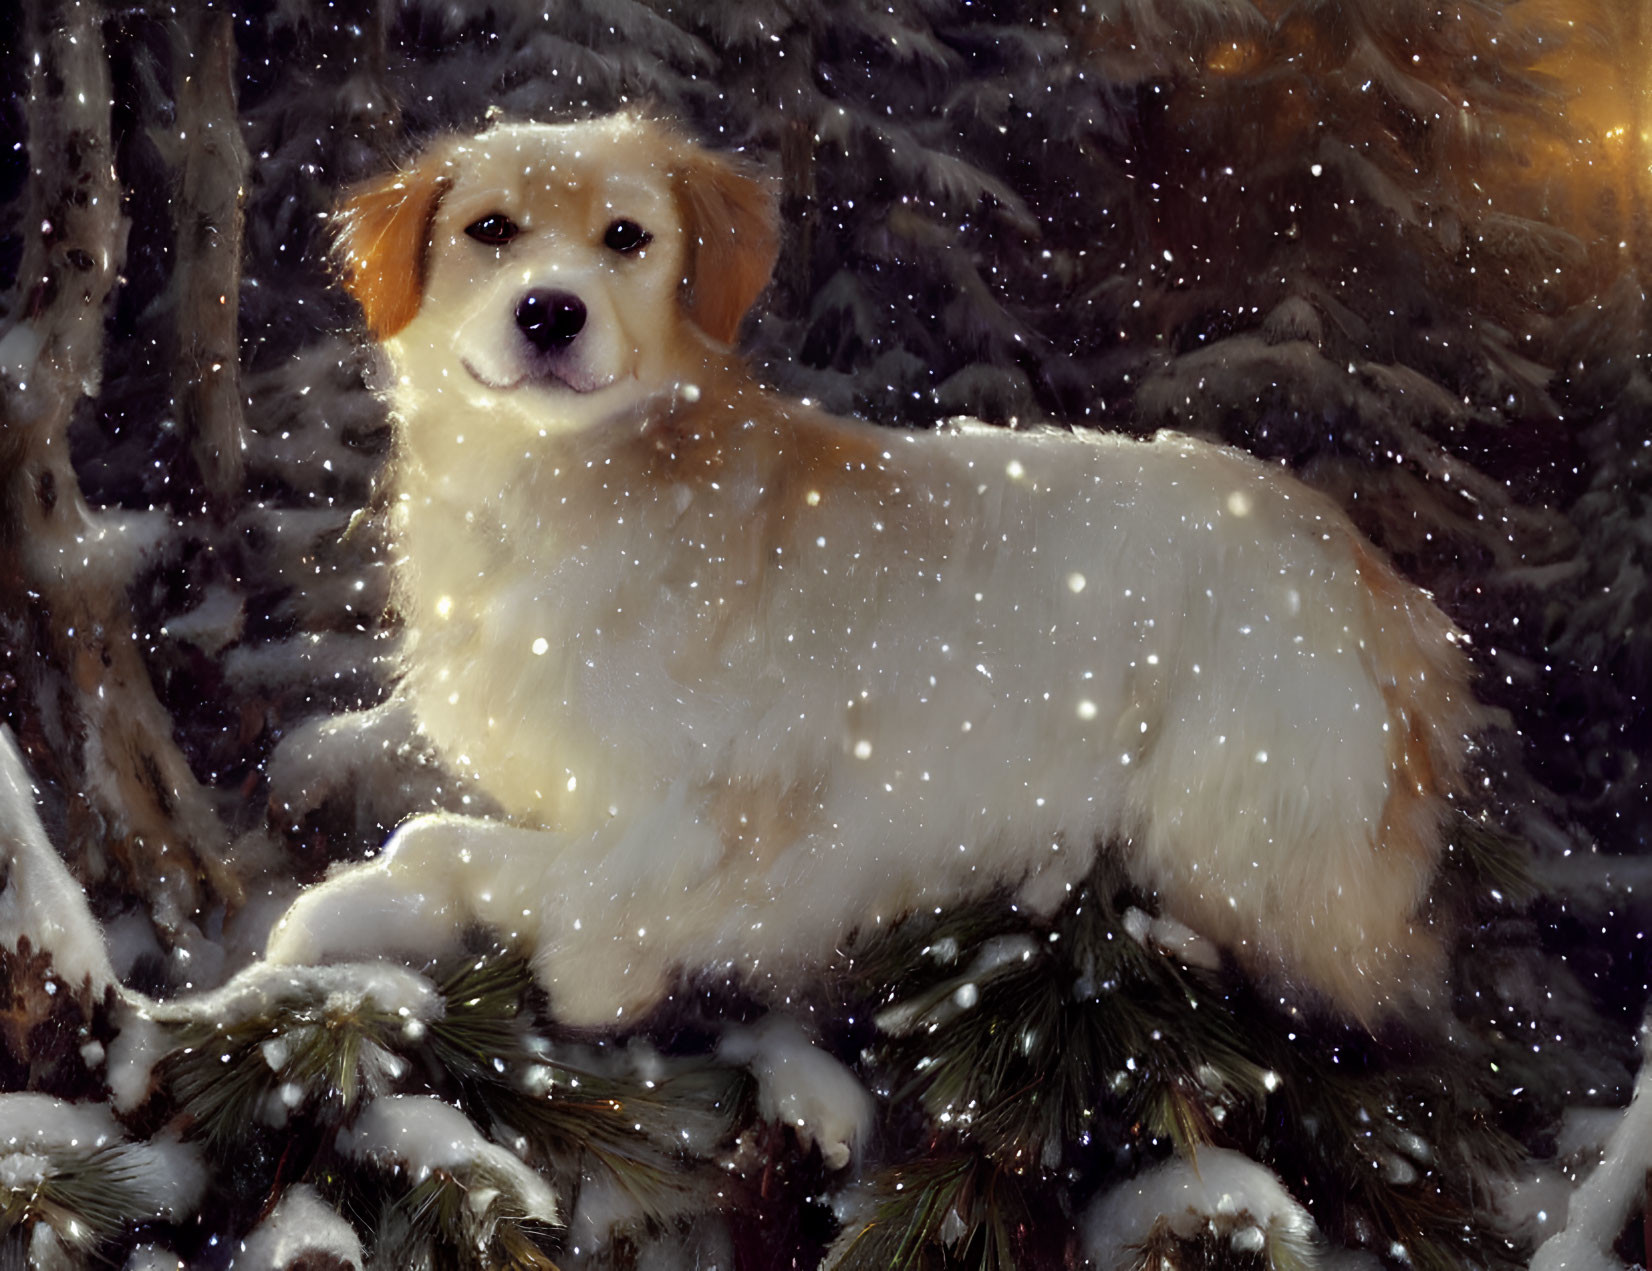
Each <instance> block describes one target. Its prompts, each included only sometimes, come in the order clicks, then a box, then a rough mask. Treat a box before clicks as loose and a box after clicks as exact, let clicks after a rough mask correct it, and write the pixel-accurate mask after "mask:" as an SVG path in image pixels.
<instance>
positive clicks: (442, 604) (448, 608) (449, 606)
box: [436, 596, 453, 618]
mask: <svg viewBox="0 0 1652 1271" xmlns="http://www.w3.org/2000/svg"><path fill="white" fill-rule="evenodd" d="M436 616H437V617H438V618H449V617H452V616H453V597H452V596H442V597H440V598H439V599H438V600H437V601H436Z"/></svg>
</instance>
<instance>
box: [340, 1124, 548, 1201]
mask: <svg viewBox="0 0 1652 1271" xmlns="http://www.w3.org/2000/svg"><path fill="white" fill-rule="evenodd" d="M339 1150H340V1151H341V1152H343V1153H344V1154H345V1155H346V1156H351V1157H355V1158H356V1159H358V1160H359V1159H368V1160H374V1161H379V1162H382V1163H400V1164H404V1165H406V1166H407V1168H408V1170H409V1171H410V1172H411V1174H412V1175H413V1182H414V1184H415V1185H417V1184H418V1183H420V1182H422V1181H423V1180H424V1179H425V1178H426V1177H428V1176H429V1175H430V1173H431V1171H433V1170H445V1171H447V1172H449V1173H451V1174H453V1175H455V1176H456V1177H458V1178H459V1179H460V1180H462V1181H464V1182H465V1183H466V1185H467V1186H469V1187H470V1188H471V1192H472V1196H473V1197H475V1196H481V1195H485V1194H487V1193H486V1189H487V1188H489V1187H494V1188H497V1187H499V1186H500V1185H501V1184H502V1185H504V1186H508V1187H509V1188H510V1190H511V1191H512V1192H514V1193H515V1196H516V1200H517V1202H518V1204H520V1206H521V1208H522V1213H523V1215H524V1216H525V1217H527V1218H532V1219H536V1220H538V1221H539V1222H544V1223H560V1222H561V1216H560V1210H559V1209H558V1206H557V1203H556V1196H555V1195H554V1194H553V1193H552V1192H551V1189H550V1187H549V1185H548V1184H547V1183H546V1182H545V1180H544V1179H542V1178H540V1177H539V1175H538V1174H536V1173H534V1172H533V1170H531V1169H529V1168H528V1166H526V1165H525V1164H523V1163H522V1162H521V1161H520V1160H518V1159H517V1158H516V1157H515V1156H513V1155H512V1154H511V1153H510V1152H508V1151H506V1150H505V1149H504V1148H502V1147H500V1146H499V1145H498V1144H496V1143H490V1142H488V1140H487V1139H485V1138H483V1137H482V1132H481V1131H480V1130H478V1129H477V1128H476V1126H475V1125H473V1124H472V1123H471V1121H470V1118H468V1117H467V1116H465V1114H464V1113H463V1112H460V1111H459V1109H457V1108H455V1107H451V1106H450V1105H448V1104H445V1103H443V1102H442V1101H441V1100H440V1099H437V1098H433V1097H432V1096H430V1095H391V1096H389V1097H387V1098H383V1099H376V1100H374V1101H373V1102H372V1103H370V1104H369V1105H368V1106H367V1108H366V1110H365V1111H364V1112H363V1113H362V1114H361V1117H360V1118H359V1119H358V1120H357V1121H356V1123H355V1125H354V1126H352V1127H351V1128H350V1129H348V1130H346V1131H345V1132H344V1133H343V1134H341V1135H340V1136H339Z"/></svg>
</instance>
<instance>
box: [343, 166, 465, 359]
mask: <svg viewBox="0 0 1652 1271" xmlns="http://www.w3.org/2000/svg"><path fill="white" fill-rule="evenodd" d="M447 185H448V177H447V176H446V175H445V172H444V164H443V162H442V160H441V158H440V156H439V155H436V154H430V155H426V156H425V157H424V158H423V159H421V160H420V161H419V162H418V164H417V165H415V166H414V167H412V168H410V169H408V170H407V171H405V172H392V173H390V174H389V175H387V176H382V177H379V178H377V179H376V180H373V181H369V182H367V183H365V184H363V185H359V186H357V187H356V188H355V189H354V190H352V191H351V192H350V194H349V195H348V197H346V198H345V200H344V204H343V206H342V207H340V208H339V210H338V211H337V213H335V220H336V224H337V226H338V238H337V241H336V243H335V245H334V255H335V258H336V259H337V260H338V262H339V265H340V267H341V269H342V272H343V274H344V289H345V290H346V291H348V292H349V293H350V294H351V296H353V297H354V298H355V301H356V303H357V304H359V305H360V306H361V312H362V314H363V316H364V317H366V319H367V327H368V330H370V331H371V332H372V333H373V337H374V339H378V340H383V339H385V338H386V337H388V336H392V335H395V334H396V332H398V331H400V330H401V329H402V328H403V327H405V326H406V325H407V324H408V323H409V322H411V321H413V315H414V314H416V313H418V311H419V303H420V301H421V300H423V298H424V276H425V256H426V254H427V252H428V250H429V245H430V223H431V221H432V220H433V219H435V216H436V205H437V204H438V203H439V202H440V201H441V197H442V191H443V190H444V189H446V188H447Z"/></svg>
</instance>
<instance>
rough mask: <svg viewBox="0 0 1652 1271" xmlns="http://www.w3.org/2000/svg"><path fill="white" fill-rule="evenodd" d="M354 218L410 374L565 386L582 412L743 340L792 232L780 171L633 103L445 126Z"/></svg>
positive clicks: (614, 407) (610, 409)
mask: <svg viewBox="0 0 1652 1271" xmlns="http://www.w3.org/2000/svg"><path fill="white" fill-rule="evenodd" d="M339 224H340V232H339V239H338V253H339V258H340V260H341V262H342V265H343V272H344V279H345V286H346V287H347V288H348V290H349V292H350V294H351V295H352V296H354V297H355V299H356V300H357V302H358V303H359V304H360V305H361V308H362V312H363V314H364V315H365V317H366V319H367V325H368V327H369V328H370V329H371V330H372V332H373V335H374V336H375V337H376V338H377V339H379V340H383V341H391V342H392V343H391V349H392V353H393V354H394V356H395V360H396V362H397V369H398V371H399V373H400V374H401V375H402V376H403V377H404V379H407V380H410V381H411V382H413V383H415V384H416V385H417V386H418V387H420V388H422V389H424V390H426V391H448V390H449V389H453V390H460V391H465V392H467V393H470V394H471V395H475V394H476V393H477V392H478V391H480V392H483V393H485V394H487V395H499V396H501V397H506V398H509V397H514V396H517V395H526V396H527V397H529V398H535V399H538V398H541V397H542V396H543V395H550V396H552V397H554V398H556V399H558V400H557V402H556V410H555V411H554V412H553V414H554V415H555V417H556V418H559V419H564V420H568V421H590V420H595V419H598V418H602V417H605V416H608V415H611V414H613V413H614V412H616V411H619V410H623V409H625V408H626V407H627V406H628V405H630V404H631V403H634V402H636V401H638V400H640V399H642V398H645V397H647V396H650V395H652V394H654V393H658V392H661V391H663V390H665V389H668V388H670V387H671V385H672V384H673V383H674V382H675V381H676V379H677V378H678V376H679V375H680V374H681V368H682V367H683V365H684V359H685V357H687V356H689V353H688V349H689V348H690V347H691V346H692V343H693V342H694V341H696V340H698V342H699V344H700V345H701V346H702V347H704V346H705V345H706V341H707V339H708V338H709V340H710V341H712V342H716V343H718V344H722V345H727V344H730V343H732V342H733V340H734V338H735V335H736V332H737V331H738V329H739V325H740V320H741V318H742V317H744V315H745V313H746V310H747V309H748V308H750V306H751V304H752V302H753V301H755V300H756V298H757V295H758V293H759V292H761V291H762V289H763V287H764V286H765V285H766V284H767V282H768V278H769V271H770V269H771V268H772V267H773V264H774V257H775V251H776V242H777V235H776V217H775V211H774V204H773V198H772V195H771V194H770V192H769V189H768V186H767V184H766V183H764V182H763V181H762V180H761V179H760V178H758V177H757V176H755V175H754V174H753V173H751V172H750V171H748V170H747V169H746V168H745V167H744V166H743V165H742V164H740V163H738V162H737V161H734V160H731V159H730V158H728V157H726V156H722V155H718V154H714V153H712V152H710V151H707V150H704V149H702V148H700V147H698V146H696V145H694V144H692V143H690V142H688V141H686V140H685V139H683V138H682V137H681V136H679V135H678V134H677V133H675V132H674V131H672V130H671V129H670V128H668V127H665V126H663V125H661V124H658V123H655V122H653V121H650V120H647V119H643V118H639V117H637V116H634V115H615V116H610V117H608V118H606V119H598V120H593V121H590V122H586V123H579V124H568V125H558V126H552V125H546V124H504V125H499V126H496V127H493V128H490V129H488V130H487V131H485V132H482V133H480V134H478V135H476V136H473V137H462V138H448V139H445V140H442V141H440V142H437V143H436V144H434V145H433V146H431V147H430V148H429V149H428V150H427V151H426V152H425V153H424V154H423V155H422V156H421V157H420V158H419V159H418V160H417V162H415V163H414V164H413V166H412V167H411V168H409V169H407V170H406V171H403V172H400V173H396V174H393V175H391V176H388V177H385V178H381V179H380V180H377V181H374V182H371V183H369V184H368V185H366V186H364V187H362V188H360V189H358V190H356V191H354V192H353V193H352V194H351V195H350V196H349V198H348V199H347V200H346V202H345V204H344V207H343V208H342V210H341V212H340V215H339ZM696 333H698V334H696ZM524 404H526V403H524ZM535 413H536V414H542V413H543V411H542V410H539V409H536V410H535Z"/></svg>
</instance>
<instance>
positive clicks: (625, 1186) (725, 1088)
mask: <svg viewBox="0 0 1652 1271" xmlns="http://www.w3.org/2000/svg"><path fill="white" fill-rule="evenodd" d="M441 991H442V995H443V997H444V998H445V999H446V1000H447V1003H448V1007H447V1011H446V1013H445V1015H444V1016H443V1018H442V1019H440V1020H438V1021H435V1022H434V1023H432V1025H431V1027H430V1041H429V1046H430V1053H431V1054H432V1055H433V1056H434V1057H435V1058H436V1059H437V1062H438V1063H439V1064H440V1066H441V1068H442V1069H443V1071H444V1072H445V1073H446V1074H447V1075H448V1076H449V1077H450V1078H451V1079H452V1080H453V1081H454V1082H455V1083H456V1085H457V1087H458V1092H459V1099H460V1103H461V1105H462V1106H463V1107H464V1109H465V1111H466V1112H467V1113H468V1114H469V1115H470V1116H471V1118H472V1119H473V1120H475V1121H477V1122H478V1123H480V1124H483V1125H487V1126H490V1127H493V1128H494V1129H495V1130H496V1132H497V1133H499V1134H500V1135H502V1136H503V1135H506V1134H510V1135H522V1136H525V1137H526V1138H527V1139H528V1140H529V1142H530V1143H531V1144H532V1145H533V1148H534V1151H535V1154H536V1155H537V1156H538V1157H539V1158H540V1159H542V1160H543V1161H545V1162H546V1163H547V1164H549V1165H551V1166H552V1167H553V1168H554V1169H556V1170H557V1172H559V1173H561V1174H563V1175H565V1176H571V1177H574V1178H577V1177H578V1176H579V1174H580V1172H581V1170H583V1169H585V1168H587V1167H595V1168H597V1169H600V1170H601V1171H602V1172H604V1173H605V1174H606V1175H607V1176H608V1177H609V1178H610V1179H611V1181H612V1182H613V1183H614V1184H616V1185H617V1186H618V1187H619V1188H620V1189H621V1191H622V1192H623V1193H624V1194H625V1195H626V1196H628V1197H629V1198H630V1199H631V1201H632V1202H633V1203H634V1204H635V1205H636V1206H637V1207H638V1208H639V1209H640V1210H641V1211H642V1212H643V1213H645V1214H647V1215H649V1216H650V1217H652V1218H655V1219H665V1218H669V1217H671V1216H672V1215H674V1214H676V1213H678V1212H680V1210H681V1208H682V1204H683V1200H684V1198H685V1196H686V1195H688V1194H690V1193H691V1192H692V1191H694V1190H695V1178H694V1176H693V1171H692V1166H693V1162H694V1160H695V1158H696V1156H697V1155H698V1153H697V1152H696V1148H697V1147H698V1148H699V1150H700V1151H706V1150H709V1149H710V1148H711V1147H713V1146H715V1145H716V1144H718V1143H720V1142H722V1141H723V1140H725V1139H726V1138H727V1137H728V1136H729V1134H730V1133H731V1132H732V1131H733V1129H734V1128H735V1125H736V1123H737V1121H738V1120H739V1119H740V1118H741V1117H742V1116H743V1115H745V1114H746V1113H747V1112H748V1111H749V1107H748V1105H749V1103H750V1099H749V1097H748V1096H749V1090H748V1086H749V1078H747V1077H746V1075H745V1074H744V1073H743V1072H742V1071H740V1070H738V1069H732V1068H724V1067H720V1066H717V1065H714V1064H711V1063H709V1062H704V1061H692V1060H691V1061H677V1062H674V1063H672V1064H671V1065H669V1069H668V1072H667V1074H666V1075H664V1076H662V1077H661V1078H660V1079H659V1080H650V1079H647V1078H642V1077H636V1076H632V1077H624V1078H622V1077H614V1076H609V1075H605V1074H602V1073H599V1072H596V1071H594V1070H592V1069H591V1068H589V1067H582V1066H580V1065H576V1064H572V1063H569V1062H567V1061H565V1060H562V1059H559V1058H556V1057H554V1056H553V1054H552V1051H551V1048H550V1047H549V1046H548V1045H546V1044H545V1043H544V1042H543V1041H542V1040H541V1039H540V1038H538V1037H536V1036H534V1035H533V1034H532V1033H530V1032H529V1031H528V1029H527V1027H526V1025H527V1024H528V1022H529V1020H528V1017H527V1015H526V1012H525V1003H526V1001H527V1000H528V998H529V996H530V994H531V993H532V992H533V980H532V972H531V969H530V968H529V966H528V964H527V962H526V961H525V960H523V959H522V958H520V957H517V956H514V955H509V956H505V957H494V958H482V959H478V960H476V961H474V962H471V963H469V964H467V965H466V966H464V967H462V968H461V969H460V970H459V971H457V972H455V973H454V974H453V975H452V976H451V977H449V978H448V979H447V980H446V981H444V982H443V985H442V990H441Z"/></svg>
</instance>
